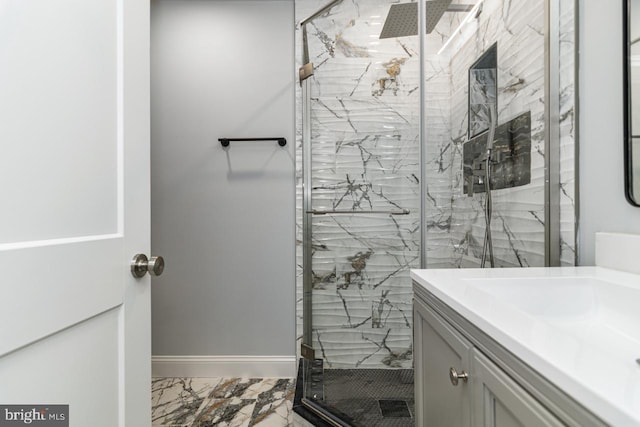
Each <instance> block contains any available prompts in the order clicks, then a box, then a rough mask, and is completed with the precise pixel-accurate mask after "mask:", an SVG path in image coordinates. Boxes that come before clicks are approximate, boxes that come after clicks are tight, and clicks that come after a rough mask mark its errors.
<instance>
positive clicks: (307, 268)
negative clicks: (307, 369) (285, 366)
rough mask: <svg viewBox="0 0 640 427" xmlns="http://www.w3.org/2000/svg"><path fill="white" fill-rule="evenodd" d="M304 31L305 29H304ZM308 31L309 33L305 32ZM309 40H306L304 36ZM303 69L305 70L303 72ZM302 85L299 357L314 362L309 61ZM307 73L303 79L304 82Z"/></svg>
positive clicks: (311, 71)
mask: <svg viewBox="0 0 640 427" xmlns="http://www.w3.org/2000/svg"><path fill="white" fill-rule="evenodd" d="M303 28H304V27H303ZM303 31H305V32H306V30H303ZM305 38H306V37H305ZM305 45H306V43H305ZM303 69H304V71H303ZM300 71H301V73H300V76H301V80H300V85H301V86H302V345H301V347H300V354H301V356H302V357H303V358H305V359H309V360H313V359H314V358H315V351H314V349H313V320H312V313H313V312H312V310H313V304H312V296H313V271H312V268H311V267H312V255H313V252H312V251H313V244H312V241H311V239H312V234H311V225H312V221H313V217H312V215H313V214H312V213H311V210H312V203H311V202H312V200H311V94H310V91H311V79H310V77H311V76H312V75H313V64H311V63H310V62H307V63H306V64H305V65H304V66H303V67H302V68H301V69H300ZM303 72H304V79H303Z"/></svg>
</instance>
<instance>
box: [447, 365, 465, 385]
mask: <svg viewBox="0 0 640 427" xmlns="http://www.w3.org/2000/svg"><path fill="white" fill-rule="evenodd" d="M449 379H450V380H451V384H452V385H454V386H456V385H458V381H459V380H462V381H464V382H465V383H466V382H467V381H468V380H469V374H467V373H466V372H465V371H462V372H460V373H458V371H456V368H450V369H449Z"/></svg>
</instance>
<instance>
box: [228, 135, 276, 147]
mask: <svg viewBox="0 0 640 427" xmlns="http://www.w3.org/2000/svg"><path fill="white" fill-rule="evenodd" d="M218 141H220V144H222V146H223V147H228V146H229V143H230V142H231V141H277V142H278V145H279V146H281V147H284V146H285V145H287V139H286V138H283V137H277V138H218Z"/></svg>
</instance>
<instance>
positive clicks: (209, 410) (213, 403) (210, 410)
mask: <svg viewBox="0 0 640 427" xmlns="http://www.w3.org/2000/svg"><path fill="white" fill-rule="evenodd" d="M255 406H256V401H255V400H254V399H240V398H238V397H232V398H229V399H217V398H213V399H209V400H208V401H207V402H206V403H205V404H204V405H203V408H202V409H201V410H200V411H199V412H198V414H197V416H196V419H195V421H194V422H193V424H192V427H213V426H216V427H249V425H250V423H251V415H252V414H253V409H254V408H255Z"/></svg>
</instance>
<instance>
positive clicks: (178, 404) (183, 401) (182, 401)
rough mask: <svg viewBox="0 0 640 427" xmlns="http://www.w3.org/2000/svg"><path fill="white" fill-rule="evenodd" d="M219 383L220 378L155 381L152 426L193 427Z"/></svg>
mask: <svg viewBox="0 0 640 427" xmlns="http://www.w3.org/2000/svg"><path fill="white" fill-rule="evenodd" d="M219 381H220V380H219V379H216V378H154V379H153V381H152V385H151V393H152V397H151V399H152V402H151V422H152V424H153V425H154V426H160V425H162V426H190V425H191V423H192V422H193V420H194V418H195V414H196V412H197V411H198V409H199V408H200V406H201V405H202V403H203V402H204V400H205V399H206V398H207V396H208V395H209V393H211V391H212V390H213V389H214V387H215V386H216V385H217V384H218V382H219Z"/></svg>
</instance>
